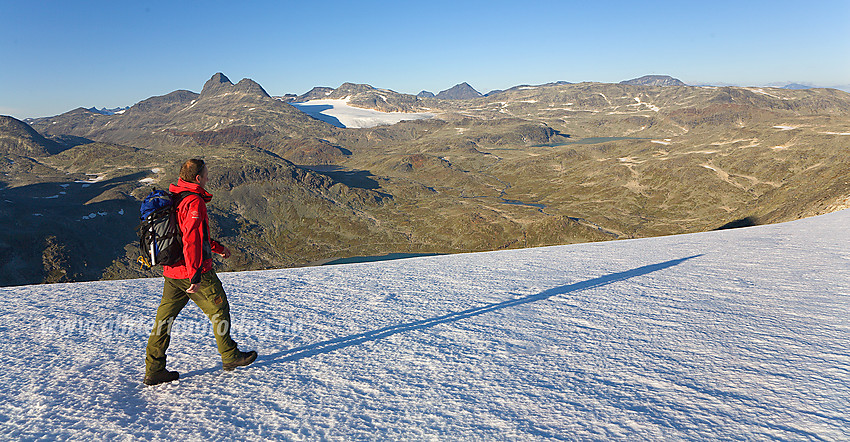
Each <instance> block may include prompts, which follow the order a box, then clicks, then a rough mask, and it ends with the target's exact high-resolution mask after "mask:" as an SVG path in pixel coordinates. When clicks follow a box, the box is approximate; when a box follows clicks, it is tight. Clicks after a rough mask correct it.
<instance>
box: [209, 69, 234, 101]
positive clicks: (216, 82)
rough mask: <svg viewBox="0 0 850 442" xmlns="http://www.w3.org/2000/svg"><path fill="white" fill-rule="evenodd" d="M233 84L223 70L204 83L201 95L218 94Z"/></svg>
mask: <svg viewBox="0 0 850 442" xmlns="http://www.w3.org/2000/svg"><path fill="white" fill-rule="evenodd" d="M232 86H233V83H231V82H230V79H229V78H227V76H225V75H224V74H222V73H221V72H218V73H216V74H215V75H213V76H212V78H210V79H209V80H207V82H206V83H204V88H203V89H201V96H202V97H203V96H209V95H216V94H218V93H219V92H221V91H223V90H227V89H229V88H230V87H232Z"/></svg>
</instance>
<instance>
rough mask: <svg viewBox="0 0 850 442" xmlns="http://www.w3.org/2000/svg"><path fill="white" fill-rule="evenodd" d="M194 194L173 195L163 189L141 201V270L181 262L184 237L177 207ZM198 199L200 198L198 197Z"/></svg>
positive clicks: (139, 228)
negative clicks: (178, 220) (185, 198)
mask: <svg viewBox="0 0 850 442" xmlns="http://www.w3.org/2000/svg"><path fill="white" fill-rule="evenodd" d="M187 194H194V195H198V194H196V193H194V192H180V193H175V194H172V193H171V192H167V191H165V190H154V191H152V192H151V193H150V194H148V196H146V197H145V199H144V201H142V206H141V208H140V213H141V215H140V217H139V218H140V219H141V220H142V222H141V224H139V227H138V229H137V230H138V233H139V252H140V255H141V256H139V259H138V262H139V264H141V265H142V267H147V268H151V267H153V266H155V265H174V264H176V263H178V262H180V261H181V260H182V259H183V238H182V233H181V232H180V226H178V225H177V205H178V204H180V201H181V200H182V199H183V198H184V197H185V196H186V195H187ZM198 196H200V195H198Z"/></svg>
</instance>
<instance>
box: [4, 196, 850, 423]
mask: <svg viewBox="0 0 850 442" xmlns="http://www.w3.org/2000/svg"><path fill="white" fill-rule="evenodd" d="M848 222H850V211H844V212H836V213H833V214H830V215H825V216H821V217H817V218H811V219H806V220H801V221H797V222H793V223H785V224H778V225H771V226H760V227H753V228H746V229H737V230H727V231H720V232H709V233H701V234H693V235H680V236H669V237H662V238H651V239H641V240H629V241H616V242H605V243H593V244H580V245H572V246H558V247H547V248H537V249H525V250H512V251H501V252H490V253H476V254H462V255H451V256H435V257H423V258H414V259H408V260H400V261H383V262H376V263H363V264H348V265H338V266H328V267H313V268H298V269H285V270H272V271H258V272H242V273H226V274H220V277H221V279H222V281H223V282H224V285H225V289H226V290H227V291H228V297H229V299H230V302H231V307H232V310H233V315H234V328H235V331H234V339H235V340H236V341H237V342H238V343H239V344H240V348H242V349H243V350H248V349H256V350H258V351H259V353H260V357H259V359H258V360H257V362H255V363H254V365H252V366H251V367H248V368H247V369H240V370H236V371H234V372H223V371H221V369H220V361H219V359H218V355H217V352H216V350H215V344H214V340H213V337H212V334H211V333H210V332H209V331H208V330H206V329H204V325H203V324H204V323H205V322H206V318H204V317H203V314H202V313H201V312H200V310H199V309H198V308H197V307H196V306H194V305H193V304H192V303H190V304H189V305H187V307H186V308H185V309H184V311H183V313H181V316H180V317H179V318H178V319H177V322H176V323H175V331H174V336H173V339H172V342H171V346H170V349H169V353H168V354H169V362H168V366H169V368H170V369H173V370H178V371H180V372H181V379H180V380H179V381H177V382H174V383H172V384H167V385H161V386H155V387H145V386H143V385H142V384H141V379H142V377H143V372H144V361H143V359H144V347H145V343H146V339H147V334H148V333H149V330H150V324H151V323H152V320H153V316H154V312H155V309H156V306H157V304H158V302H159V296H160V291H161V288H162V281H161V280H159V279H148V280H133V281H104V282H92V283H77V284H55V285H42V286H27V287H4V288H0V292H2V296H0V319H2V322H0V324H2V325H0V339H3V341H4V342H7V343H9V345H5V346H3V347H2V350H0V352H2V355H0V358H2V359H0V360H2V361H3V371H4V374H5V376H4V377H3V380H2V381H0V382H2V383H3V384H5V385H4V387H5V388H3V389H2V390H0V404H2V405H0V437H2V438H12V439H37V438H41V437H45V438H48V439H57V438H62V439H65V438H70V439H86V440H88V439H105V438H127V439H175V440H177V439H179V440H199V439H212V438H222V439H227V440H263V439H268V438H276V439H284V440H317V439H318V440H321V439H329V440H350V439H366V440H399V439H404V440H410V439H413V440H421V439H438V440H562V439H566V440H575V439H580V440H587V439H589V440H610V439H629V440H634V439H653V440H659V439H662V440H673V439H709V440H718V439H720V440H728V439H783V440H789V439H792V440H843V439H847V438H848V437H850V418H848V417H847V416H850V348H848V347H850V344H849V343H850V321H848V316H847V311H848V307H850V279H848V265H850V245H848V244H847V241H846V234H845V231H846V226H847V225H848ZM22 354H23V356H22Z"/></svg>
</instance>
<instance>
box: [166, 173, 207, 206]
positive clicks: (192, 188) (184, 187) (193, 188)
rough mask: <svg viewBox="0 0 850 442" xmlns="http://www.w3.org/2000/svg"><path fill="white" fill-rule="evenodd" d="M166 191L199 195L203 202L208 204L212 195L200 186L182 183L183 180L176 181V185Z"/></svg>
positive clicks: (186, 182)
mask: <svg viewBox="0 0 850 442" xmlns="http://www.w3.org/2000/svg"><path fill="white" fill-rule="evenodd" d="M168 191H169V192H171V193H180V192H192V193H197V194H200V195H201V197H202V198H203V199H204V201H205V202H210V200H211V199H212V194H211V193H209V192H207V191H206V190H205V189H204V188H203V187H201V185H200V184H197V183H190V182H188V181H183V178H179V179H177V184H172V185H171V186H170V187H169V188H168Z"/></svg>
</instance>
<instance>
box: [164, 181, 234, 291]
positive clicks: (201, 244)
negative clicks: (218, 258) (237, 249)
mask: <svg viewBox="0 0 850 442" xmlns="http://www.w3.org/2000/svg"><path fill="white" fill-rule="evenodd" d="M168 190H169V191H171V192H172V193H180V192H194V193H196V194H199V195H202V196H198V195H193V194H185V196H184V197H183V199H182V200H180V202H179V203H178V204H177V223H178V225H179V226H180V231H181V232H183V260H181V261H179V262H177V263H176V264H174V265H170V266H162V275H163V276H165V277H167V278H173V279H190V282H191V283H192V284H197V283H199V282H201V275H202V274H204V273H207V272H209V271H210V270H212V268H213V260H212V253H213V252H215V253H219V254H221V253H224V246H222V245H221V244H219V243H218V242H216V241H214V240H212V239H210V228H209V225H210V222H209V218H208V217H207V203H208V202H210V200H212V195H211V194H210V193H209V192H207V191H206V190H204V188H203V187H201V185H200V184H196V183H190V182H187V181H183V179H178V180H177V184H172V185H171V187H170V188H169V189H168Z"/></svg>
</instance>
